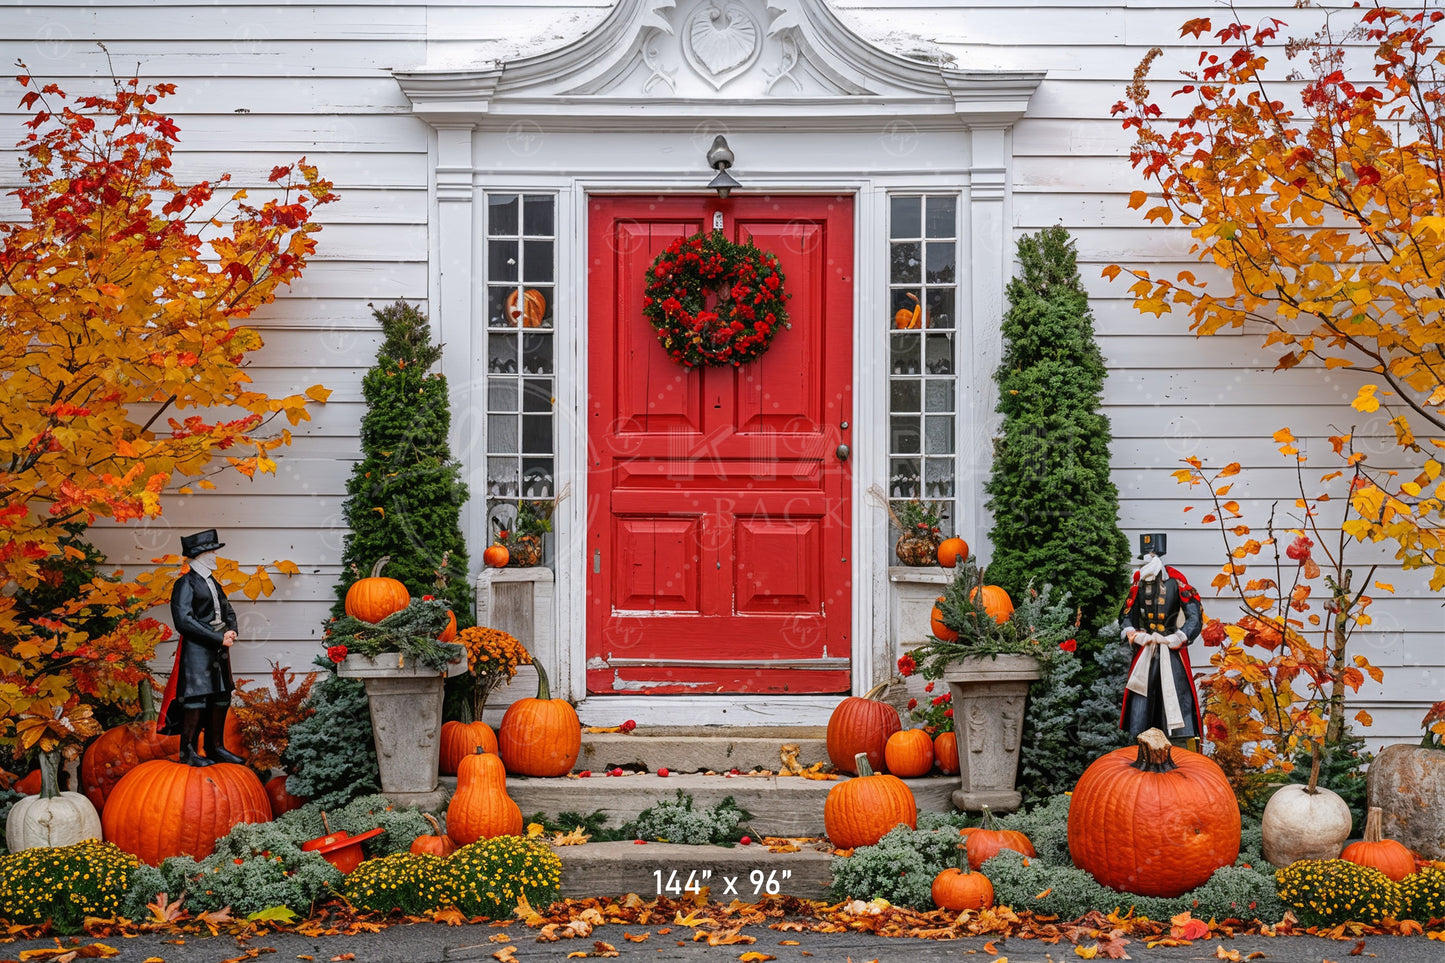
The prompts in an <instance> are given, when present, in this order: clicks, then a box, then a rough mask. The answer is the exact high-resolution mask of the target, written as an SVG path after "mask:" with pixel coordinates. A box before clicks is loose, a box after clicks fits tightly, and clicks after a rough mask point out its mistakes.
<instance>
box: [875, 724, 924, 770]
mask: <svg viewBox="0 0 1445 963" xmlns="http://www.w3.org/2000/svg"><path fill="white" fill-rule="evenodd" d="M883 761H884V762H886V763H887V764H888V771H889V772H891V773H893V775H895V776H898V777H899V778H900V779H916V778H917V777H919V776H926V775H928V772H929V770H931V769H932V768H933V740H932V739H931V738H929V736H928V733H926V732H924V731H923V730H922V729H900V730H898V731H897V732H895V733H893V734H892V735H891V736H889V737H888V741H887V742H886V743H884V744H883Z"/></svg>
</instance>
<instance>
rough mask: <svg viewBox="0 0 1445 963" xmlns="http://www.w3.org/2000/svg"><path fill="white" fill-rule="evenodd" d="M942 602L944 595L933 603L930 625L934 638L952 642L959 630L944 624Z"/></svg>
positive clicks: (929, 618) (929, 617)
mask: <svg viewBox="0 0 1445 963" xmlns="http://www.w3.org/2000/svg"><path fill="white" fill-rule="evenodd" d="M942 604H943V596H942V595H940V596H939V597H938V601H936V602H934V604H933V611H932V612H930V613H928V627H929V629H931V630H932V632H933V637H934V638H936V639H938V640H940V641H942V642H952V641H954V640H955V639H957V638H958V632H957V631H955V630H954V629H950V628H949V627H948V626H946V625H944V624H943V609H941V608H939V606H940V605H942Z"/></svg>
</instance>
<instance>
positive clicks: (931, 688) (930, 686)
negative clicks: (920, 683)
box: [923, 682, 933, 692]
mask: <svg viewBox="0 0 1445 963" xmlns="http://www.w3.org/2000/svg"><path fill="white" fill-rule="evenodd" d="M923 691H924V692H932V691H933V683H932V682H930V683H928V684H927V685H926V686H924V687H923Z"/></svg>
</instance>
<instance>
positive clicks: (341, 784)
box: [281, 659, 381, 835]
mask: <svg viewBox="0 0 1445 963" xmlns="http://www.w3.org/2000/svg"><path fill="white" fill-rule="evenodd" d="M317 665H319V666H321V667H322V668H325V669H327V670H328V671H327V672H326V673H325V674H323V675H322V677H321V681H320V682H319V683H317V685H316V687H315V688H313V689H312V690H311V698H309V699H307V700H306V705H307V706H308V707H310V708H312V709H315V710H316V711H315V713H314V714H313V715H312V716H311V717H310V718H309V719H303V720H302V721H300V722H298V723H296V724H295V725H294V726H292V727H291V728H290V730H289V731H288V732H287V734H286V738H287V740H288V741H287V744H286V750H285V751H284V752H283V753H281V764H282V765H283V766H285V767H286V770H287V771H288V772H290V773H291V775H290V776H288V777H287V778H286V789H287V791H288V792H291V793H293V794H295V795H297V796H304V797H306V798H307V799H309V800H311V803H312V804H313V805H314V806H316V807H317V808H318V809H325V810H326V811H327V812H330V811H331V810H333V809H340V808H341V807H342V806H344V805H346V804H347V803H348V802H350V801H351V800H353V799H355V798H356V797H358V796H365V795H367V794H369V793H374V792H376V791H377V790H379V789H380V788H381V772H380V770H379V769H378V768H377V763H376V747H375V744H374V743H373V741H372V737H371V713H370V710H369V709H368V708H367V704H366V687H365V686H363V685H362V683H361V680H360V679H343V678H341V677H340V676H338V675H337V674H336V666H334V665H332V664H331V663H330V662H329V661H327V660H325V659H317ZM316 835H320V833H317V834H316Z"/></svg>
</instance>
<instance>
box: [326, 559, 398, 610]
mask: <svg viewBox="0 0 1445 963" xmlns="http://www.w3.org/2000/svg"><path fill="white" fill-rule="evenodd" d="M389 561H391V556H390V555H383V556H382V557H381V558H379V559H377V560H376V564H375V565H373V566H372V567H371V576H370V577H369V578H362V579H357V580H356V581H355V582H353V583H351V588H349V589H347V590H346V601H345V602H344V603H343V605H342V607H343V608H345V609H346V614H347V615H349V616H351V617H352V618H354V619H360V620H361V621H363V622H380V621H381V620H382V619H384V618H386V617H387V616H388V615H390V614H392V613H393V612H400V611H401V610H402V609H404V608H406V607H407V606H408V605H410V604H411V593H410V592H408V591H407V590H406V586H405V585H403V584H401V583H400V582H399V581H397V580H396V579H394V578H383V577H382V575H381V570H382V569H383V568H384V567H386V563H387V562H389Z"/></svg>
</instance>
